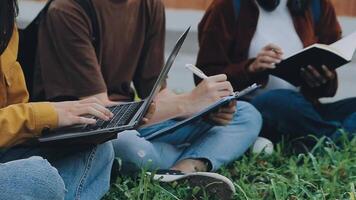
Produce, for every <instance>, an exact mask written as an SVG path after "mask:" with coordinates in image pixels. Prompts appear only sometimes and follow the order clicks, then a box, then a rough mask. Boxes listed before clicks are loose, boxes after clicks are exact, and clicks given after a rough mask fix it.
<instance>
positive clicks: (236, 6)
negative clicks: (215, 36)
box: [232, 0, 241, 20]
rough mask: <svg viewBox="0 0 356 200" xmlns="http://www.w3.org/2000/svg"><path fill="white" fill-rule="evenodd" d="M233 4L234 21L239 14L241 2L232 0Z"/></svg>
mask: <svg viewBox="0 0 356 200" xmlns="http://www.w3.org/2000/svg"><path fill="white" fill-rule="evenodd" d="M232 1H233V4H234V10H235V19H236V20H237V18H238V17H239V14H240V9H241V0H232Z"/></svg>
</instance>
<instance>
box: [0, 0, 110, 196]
mask: <svg viewBox="0 0 356 200" xmlns="http://www.w3.org/2000/svg"><path fill="white" fill-rule="evenodd" d="M17 10H18V9H17V2H16V0H6V1H0V79H1V81H0V124H1V126H0V132H1V133H0V191H1V192H0V199H19V200H22V199H26V200H48V199H52V200H63V199H68V200H72V199H100V198H102V197H103V196H104V194H105V193H106V192H107V191H108V190H109V182H110V173H111V167H112V162H113V160H114V152H113V147H112V144H111V143H110V142H108V143H106V144H102V145H98V146H91V147H82V148H73V149H70V148H45V147H25V146H21V145H22V144H24V143H25V142H26V141H28V140H29V139H34V138H36V137H38V136H40V135H41V132H42V130H44V129H56V128H61V127H66V126H71V125H76V124H93V123H95V120H93V119H89V118H86V117H83V115H87V114H90V115H94V116H96V117H98V118H101V119H104V120H106V119H109V118H110V117H111V115H112V114H111V113H110V111H109V110H107V109H106V108H105V107H103V106H101V105H100V103H99V100H97V99H95V98H91V99H86V100H81V101H73V102H59V103H48V102H47V103H45V102H43V103H28V92H27V90H26V84H25V80H24V75H23V73H22V70H21V67H20V65H19V63H18V62H17V61H16V58H17V52H18V32H17V29H16V27H15V25H14V24H15V17H16V14H17ZM47 160H48V161H47Z"/></svg>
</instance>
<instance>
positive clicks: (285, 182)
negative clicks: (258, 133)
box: [104, 139, 356, 200]
mask: <svg viewBox="0 0 356 200" xmlns="http://www.w3.org/2000/svg"><path fill="white" fill-rule="evenodd" d="M341 143H342V144H340V145H339V147H337V146H336V145H334V144H331V143H330V142H327V141H326V140H324V139H321V140H320V141H319V142H318V144H317V145H316V146H315V147H314V149H313V150H311V151H310V152H308V153H304V154H295V153H292V152H291V151H290V148H289V147H290V144H289V143H285V142H282V143H280V144H277V145H276V147H275V152H274V154H273V155H271V156H266V155H253V154H251V153H248V154H247V155H246V156H244V157H243V158H241V159H240V160H238V161H236V162H234V163H233V164H231V165H230V166H227V167H226V168H224V169H222V170H220V171H219V173H221V174H223V175H225V176H227V177H229V178H230V179H231V180H233V182H234V184H235V187H236V191H237V194H236V195H235V196H234V199H244V200H245V199H246V200H247V199H251V200H256V199H277V200H282V199H283V200H284V199H290V200H297V199H315V200H323V199H328V200H329V199H330V200H335V199H350V200H356V193H355V190H356V189H355V185H356V139H354V140H353V141H347V140H346V139H344V140H343V141H342V142H341ZM144 174H145V173H144V172H142V173H141V175H140V176H139V178H137V179H131V178H127V177H120V178H118V180H117V181H116V183H115V184H114V185H113V186H112V189H111V191H110V193H109V194H108V195H107V196H106V197H105V198H104V199H105V200H116V199H120V200H125V199H130V200H131V199H132V200H151V199H152V200H154V199H156V200H177V199H199V198H198V196H197V194H198V193H200V192H199V191H200V190H201V189H200V188H189V187H188V186H186V185H178V184H177V183H173V184H161V183H157V182H154V181H152V180H151V177H149V176H145V175H144ZM200 199H211V198H209V197H208V196H203V197H201V198H200Z"/></svg>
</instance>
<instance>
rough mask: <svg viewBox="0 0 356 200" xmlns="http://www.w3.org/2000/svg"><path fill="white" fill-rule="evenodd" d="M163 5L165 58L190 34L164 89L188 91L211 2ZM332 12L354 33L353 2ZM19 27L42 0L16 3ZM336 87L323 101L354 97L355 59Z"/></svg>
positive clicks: (340, 3)
mask: <svg viewBox="0 0 356 200" xmlns="http://www.w3.org/2000/svg"><path fill="white" fill-rule="evenodd" d="M162 1H163V2H164V3H165V5H166V17H167V37H166V55H167V54H169V52H170V50H171V49H172V47H173V45H174V43H175V41H176V40H177V39H178V37H179V35H180V34H181V33H182V32H183V31H184V30H185V29H186V28H187V27H188V26H192V31H191V33H190V35H189V37H188V38H187V41H186V42H185V44H184V46H183V48H182V50H181V52H180V54H179V56H178V57H177V60H176V62H175V63H174V66H173V69H172V70H171V72H170V75H169V80H168V85H169V87H170V88H171V89H173V90H174V91H176V92H179V93H181V92H185V91H190V90H191V89H192V88H193V87H194V83H193V76H192V74H191V73H190V72H189V71H187V70H185V68H184V66H185V64H187V63H193V64H194V63H195V61H196V55H197V53H198V41H197V25H198V23H199V21H200V20H201V18H202V16H203V15H204V11H205V9H206V8H207V7H208V6H209V5H210V3H211V2H212V1H213V0H162ZM331 1H332V2H333V3H334V5H335V8H336V12H337V14H338V16H339V20H340V23H341V25H342V28H343V33H344V35H348V34H350V33H352V32H354V31H356V0H331ZM19 2H20V16H19V18H18V23H19V26H24V25H26V23H28V21H30V20H31V18H32V17H33V16H34V15H35V14H36V13H37V12H38V9H40V7H41V5H43V4H44V3H45V2H46V1H43V0H19ZM338 73H339V78H340V87H339V90H338V93H337V95H336V97H334V98H331V99H325V100H324V101H334V100H337V99H341V98H345V97H356V87H355V86H356V56H354V61H353V62H352V63H350V64H348V65H347V66H344V67H341V68H340V69H338Z"/></svg>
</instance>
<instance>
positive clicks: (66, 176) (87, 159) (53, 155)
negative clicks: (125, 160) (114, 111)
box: [0, 142, 114, 200]
mask: <svg viewBox="0 0 356 200" xmlns="http://www.w3.org/2000/svg"><path fill="white" fill-rule="evenodd" d="M31 156H40V157H43V158H44V159H47V160H48V162H49V163H50V164H51V165H52V166H53V167H54V168H55V169H57V170H58V173H59V175H60V177H61V179H62V180H63V181H64V184H65V189H66V193H65V199H68V200H73V199H75V200H78V199H85V200H86V199H100V198H102V197H103V196H104V195H105V193H106V192H107V191H108V190H109V186H110V175H111V167H112V163H113V160H114V151H113V147H112V143H111V142H108V143H105V144H102V145H98V146H93V147H78V148H55V147H54V148H12V149H9V150H7V151H5V152H2V153H0V163H5V164H1V165H0V171H3V170H2V167H3V166H7V165H9V162H10V164H11V165H14V164H15V166H16V162H19V160H21V159H27V158H29V157H31ZM11 161H15V162H14V163H12V162H11ZM43 163H44V164H43V167H47V168H48V167H49V166H48V164H46V162H43ZM26 167H28V166H27V165H23V166H18V167H14V168H12V167H7V173H9V174H10V173H12V174H14V173H17V172H18V171H19V174H20V173H21V171H23V170H25V171H26V170H27V171H32V170H33V167H31V166H30V169H27V168H26ZM38 170H39V171H37V172H34V173H33V174H32V175H30V176H28V177H23V178H24V179H23V181H24V183H23V184H24V186H23V187H18V186H15V187H14V185H13V184H11V183H12V181H11V180H10V179H9V181H7V182H6V181H5V182H3V180H2V179H0V185H2V187H4V188H6V187H7V188H15V189H16V191H13V195H15V196H16V194H22V192H24V190H25V191H27V192H28V191H32V189H33V187H35V186H36V185H38V184H41V183H42V182H43V180H46V179H48V174H49V172H47V173H42V171H41V169H38ZM52 171H53V170H52ZM4 173H5V172H4ZM35 176H37V178H35ZM53 178H54V180H56V179H58V175H55V176H54V177H53ZM51 179H52V177H51ZM14 181H15V180H14ZM26 183H27V184H26ZM48 184H52V183H48ZM57 189H58V188H57ZM57 189H56V188H55V187H54V190H57ZM37 192H38V190H34V191H32V192H31V195H33V196H28V197H26V198H22V199H40V197H43V196H44V195H47V193H48V191H42V192H43V193H42V194H38V193H37ZM3 195H7V194H3V193H0V199H7V198H5V197H3ZM16 199H21V198H20V197H19V198H17V196H16ZM43 199H52V198H50V197H48V198H47V197H46V198H43ZM59 199H60V198H59Z"/></svg>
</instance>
